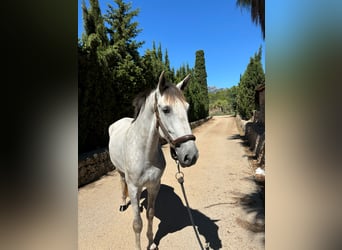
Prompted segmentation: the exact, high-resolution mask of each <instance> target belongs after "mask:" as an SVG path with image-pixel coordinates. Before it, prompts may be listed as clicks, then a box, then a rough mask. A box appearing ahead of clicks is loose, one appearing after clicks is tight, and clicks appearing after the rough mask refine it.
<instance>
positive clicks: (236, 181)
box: [78, 116, 265, 250]
mask: <svg viewBox="0 0 342 250" xmlns="http://www.w3.org/2000/svg"><path fill="white" fill-rule="evenodd" d="M193 132H194V134H195V135H196V137H197V140H196V144H197V147H198V149H199V152H200V157H199V160H198V161H197V163H196V165H195V166H193V167H190V168H186V169H183V172H184V174H185V177H184V178H185V182H184V185H185V189H186V192H187V195H188V200H189V203H190V206H191V207H192V213H193V217H194V220H195V222H196V225H197V228H198V230H199V233H200V238H201V240H202V242H203V244H206V243H205V242H207V244H210V249H234V250H236V249H264V248H265V246H264V237H265V236H264V231H263V229H264V227H263V226H262V224H263V223H264V209H263V204H262V201H261V198H260V197H261V196H260V195H259V193H258V192H257V186H256V184H255V182H254V181H253V178H252V174H253V171H252V169H251V167H250V166H249V163H248V160H247V156H246V153H245V150H244V148H243V147H242V146H241V140H240V138H239V136H238V134H239V133H238V130H237V128H236V125H235V120H234V117H229V116H221V117H214V118H213V119H211V120H209V121H208V122H207V123H205V124H203V125H202V126H200V127H198V128H196V129H194V130H193ZM164 154H165V158H166V160H167V166H166V170H165V173H164V175H163V177H162V187H161V190H160V193H159V196H158V199H157V202H156V218H155V219H154V227H153V230H154V233H156V232H157V235H156V240H158V241H160V243H159V248H160V249H161V250H165V249H170V250H174V249H200V248H199V246H198V243H197V241H196V237H195V234H194V231H193V228H192V227H191V225H190V222H189V219H188V215H187V211H186V208H185V207H184V204H185V203H184V202H183V196H182V192H181V188H180V185H179V184H178V182H177V180H176V179H175V177H174V176H175V173H176V165H175V163H174V161H173V160H172V159H171V157H170V154H169V148H168V146H165V148H164ZM144 195H146V194H145V192H143V197H142V200H141V201H142V204H143V205H144V206H145V207H146V204H145V202H143V201H144V200H145V199H144ZM119 203H120V184H119V176H118V174H117V173H116V172H115V171H113V172H111V173H109V174H108V175H107V176H104V177H103V178H101V179H100V180H98V181H96V182H94V183H91V184H89V185H87V186H84V187H82V188H80V189H79V192H78V220H79V221H78V228H79V229H78V230H79V235H78V244H79V249H82V250H85V249H123V250H124V249H133V248H134V234H133V229H132V218H133V217H132V215H133V212H132V210H131V208H130V207H129V208H128V209H127V210H126V211H125V212H123V213H121V212H119V210H118V208H119ZM142 218H143V224H144V227H143V231H142V237H141V238H142V242H141V243H142V247H146V246H147V239H146V236H145V234H146V224H147V221H146V217H145V209H144V211H143V214H142ZM158 226H159V227H158Z"/></svg>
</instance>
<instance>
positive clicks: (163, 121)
mask: <svg viewBox="0 0 342 250" xmlns="http://www.w3.org/2000/svg"><path fill="white" fill-rule="evenodd" d="M189 77H190V76H189V75H188V76H187V77H185V78H184V79H183V80H182V81H181V82H179V83H178V84H177V85H174V84H170V83H166V82H165V77H164V72H162V73H161V75H160V77H159V82H158V86H157V88H156V89H155V90H152V91H151V92H149V93H145V94H142V95H139V96H138V97H137V98H136V99H135V100H134V102H133V104H134V106H135V109H136V115H135V116H136V117H135V118H134V119H133V118H123V119H121V120H119V121H117V122H115V123H113V124H112V125H111V126H110V127H109V136H110V139H109V154H110V159H111V161H112V162H113V164H114V166H115V167H116V168H117V170H118V172H119V173H120V176H121V187H122V205H121V206H120V211H124V210H125V209H126V208H127V203H126V198H127V196H128V195H129V197H130V201H131V205H132V208H133V211H134V219H133V230H134V232H135V248H136V249H139V250H140V249H141V246H140V233H141V231H142V220H141V217H140V207H139V201H140V195H141V192H142V188H143V187H146V189H147V193H148V197H147V202H148V204H147V209H146V217H147V220H148V228H147V238H148V242H149V243H148V249H157V248H158V247H157V245H156V244H155V243H154V242H153V232H152V225H153V224H152V220H153V217H154V205H155V200H156V197H157V195H158V192H159V188H160V178H161V176H162V174H163V172H164V169H165V165H166V163H165V158H164V155H163V152H162V150H161V144H162V143H161V138H163V139H165V140H166V141H167V142H168V143H169V144H170V148H171V152H172V155H173V156H174V157H176V158H177V159H178V161H179V163H180V164H181V166H182V167H189V166H191V165H193V164H195V163H196V161H197V158H198V150H197V147H196V145H195V142H194V141H195V136H193V135H192V132H191V128H190V125H189V122H188V116H187V110H188V108H189V104H188V103H187V102H186V101H185V98H184V95H183V93H182V91H183V90H184V89H185V87H186V85H187V83H188V81H189Z"/></svg>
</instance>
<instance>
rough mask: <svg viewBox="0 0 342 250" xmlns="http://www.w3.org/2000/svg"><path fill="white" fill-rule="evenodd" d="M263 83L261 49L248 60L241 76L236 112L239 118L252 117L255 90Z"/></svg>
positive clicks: (246, 118) (254, 107)
mask: <svg viewBox="0 0 342 250" xmlns="http://www.w3.org/2000/svg"><path fill="white" fill-rule="evenodd" d="M263 83H265V74H264V70H263V68H262V64H261V47H260V49H259V51H258V53H255V55H254V57H251V58H250V61H249V64H248V65H247V68H246V70H245V72H244V74H243V75H242V77H241V79H240V82H239V86H238V94H237V111H238V113H239V114H240V115H241V117H242V118H243V119H245V120H248V119H250V118H251V117H252V115H253V110H255V109H256V106H255V88H256V86H258V85H259V84H263Z"/></svg>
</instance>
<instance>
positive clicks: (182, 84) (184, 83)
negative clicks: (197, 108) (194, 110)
mask: <svg viewBox="0 0 342 250" xmlns="http://www.w3.org/2000/svg"><path fill="white" fill-rule="evenodd" d="M189 80H190V74H189V75H187V76H186V77H185V78H184V79H183V80H182V81H180V82H179V83H178V84H177V88H179V89H180V90H182V91H183V90H184V89H185V88H186V86H187V85H188V83H189Z"/></svg>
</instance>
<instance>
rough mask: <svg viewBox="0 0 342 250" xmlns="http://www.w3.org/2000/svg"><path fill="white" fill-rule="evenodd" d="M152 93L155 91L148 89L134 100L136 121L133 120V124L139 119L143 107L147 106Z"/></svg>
mask: <svg viewBox="0 0 342 250" xmlns="http://www.w3.org/2000/svg"><path fill="white" fill-rule="evenodd" d="M152 91H153V90H152V89H146V90H144V91H142V92H140V93H139V94H138V95H137V96H136V97H135V98H134V99H133V107H134V119H133V121H132V123H133V122H135V120H136V119H137V118H138V116H139V113H140V110H141V109H143V107H144V106H145V102H146V99H147V97H148V96H149V95H150V94H151V92H152Z"/></svg>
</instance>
